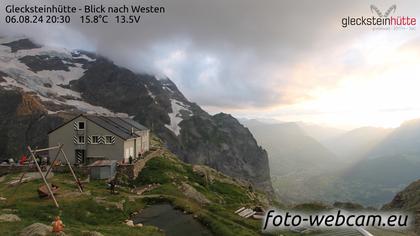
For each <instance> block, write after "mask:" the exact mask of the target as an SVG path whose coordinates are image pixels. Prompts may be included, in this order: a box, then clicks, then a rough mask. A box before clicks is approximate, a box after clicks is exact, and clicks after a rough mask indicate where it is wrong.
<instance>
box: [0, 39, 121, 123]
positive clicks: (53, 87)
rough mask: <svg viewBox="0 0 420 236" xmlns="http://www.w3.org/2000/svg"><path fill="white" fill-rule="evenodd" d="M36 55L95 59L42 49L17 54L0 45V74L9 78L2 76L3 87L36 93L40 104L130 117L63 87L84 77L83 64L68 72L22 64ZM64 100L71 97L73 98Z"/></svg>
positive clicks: (52, 112) (2, 41)
mask: <svg viewBox="0 0 420 236" xmlns="http://www.w3.org/2000/svg"><path fill="white" fill-rule="evenodd" d="M15 40H16V39H14V40H10V39H6V38H0V43H7V42H12V41H15ZM36 55H48V56H51V57H59V58H61V59H81V58H82V59H85V60H87V61H94V60H95V59H92V58H89V57H88V56H86V55H80V54H76V55H75V56H72V53H71V52H70V51H68V50H66V49H55V48H49V47H42V48H36V49H28V50H19V51H18V52H16V53H12V52H11V49H10V48H9V47H7V46H4V45H0V71H3V72H4V73H6V74H7V75H8V76H7V77H3V78H4V80H5V82H1V83H0V86H2V87H4V88H5V89H8V90H11V89H21V90H22V91H24V92H35V93H36V94H37V95H38V97H39V98H40V99H41V101H48V102H52V103H55V104H57V105H68V106H73V107H75V108H77V109H79V110H81V111H83V112H86V113H91V114H101V115H113V116H120V117H128V115H127V114H125V113H114V112H112V111H110V110H108V109H106V108H104V107H100V106H94V105H92V104H89V103H87V102H85V101H82V98H81V94H80V93H78V92H76V91H73V90H71V89H68V88H64V87H63V85H68V84H69V83H70V81H72V80H78V79H80V78H81V77H82V76H83V75H84V73H85V71H86V70H85V69H83V65H82V64H80V63H72V64H73V65H74V66H69V71H64V70H56V71H55V70H43V71H38V72H33V71H31V70H30V68H29V67H28V66H26V65H25V64H24V63H22V62H20V61H19V59H20V58H22V57H24V56H36ZM73 55H74V54H73ZM63 61H64V60H63ZM64 62H66V61H64ZM63 97H71V99H68V98H63ZM72 98H73V99H72ZM57 112H58V111H48V113H50V114H55V113H57Z"/></svg>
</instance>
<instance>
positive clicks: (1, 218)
mask: <svg viewBox="0 0 420 236" xmlns="http://www.w3.org/2000/svg"><path fill="white" fill-rule="evenodd" d="M17 221H21V219H20V218H19V216H17V215H14V214H1V215H0V222H17Z"/></svg>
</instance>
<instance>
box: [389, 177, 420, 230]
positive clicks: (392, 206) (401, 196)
mask: <svg viewBox="0 0 420 236" xmlns="http://www.w3.org/2000/svg"><path fill="white" fill-rule="evenodd" d="M382 209H383V210H404V211H409V212H411V213H412V214H413V216H414V217H415V227H414V228H415V231H416V233H417V234H420V180H417V181H415V182H413V183H411V184H410V185H408V186H407V187H406V188H405V189H404V190H403V191H401V192H399V193H398V194H397V195H396V196H395V197H394V199H393V200H392V201H391V202H390V203H388V204H386V205H384V206H383V208H382Z"/></svg>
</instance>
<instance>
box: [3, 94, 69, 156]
mask: <svg viewBox="0 0 420 236" xmlns="http://www.w3.org/2000/svg"><path fill="white" fill-rule="evenodd" d="M0 101H1V102H0V111H1V112H0V161H1V160H2V159H3V160H4V159H8V158H14V159H16V158H17V157H19V155H21V154H23V153H25V152H26V146H27V145H32V146H40V147H42V146H47V145H48V142H47V137H48V134H47V133H48V131H49V130H51V129H52V128H53V127H55V126H57V125H59V124H60V123H61V122H62V120H63V119H62V118H61V117H59V116H55V115H48V114H47V113H46V111H45V109H44V108H43V106H41V105H40V103H39V101H38V100H37V99H36V98H33V95H31V94H28V93H25V92H22V91H13V90H4V89H2V88H1V87H0Z"/></svg>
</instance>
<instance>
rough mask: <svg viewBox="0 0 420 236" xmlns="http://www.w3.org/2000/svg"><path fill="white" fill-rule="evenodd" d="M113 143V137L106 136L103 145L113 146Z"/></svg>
mask: <svg viewBox="0 0 420 236" xmlns="http://www.w3.org/2000/svg"><path fill="white" fill-rule="evenodd" d="M113 143H114V137H113V136H112V135H106V136H105V144H113Z"/></svg>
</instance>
